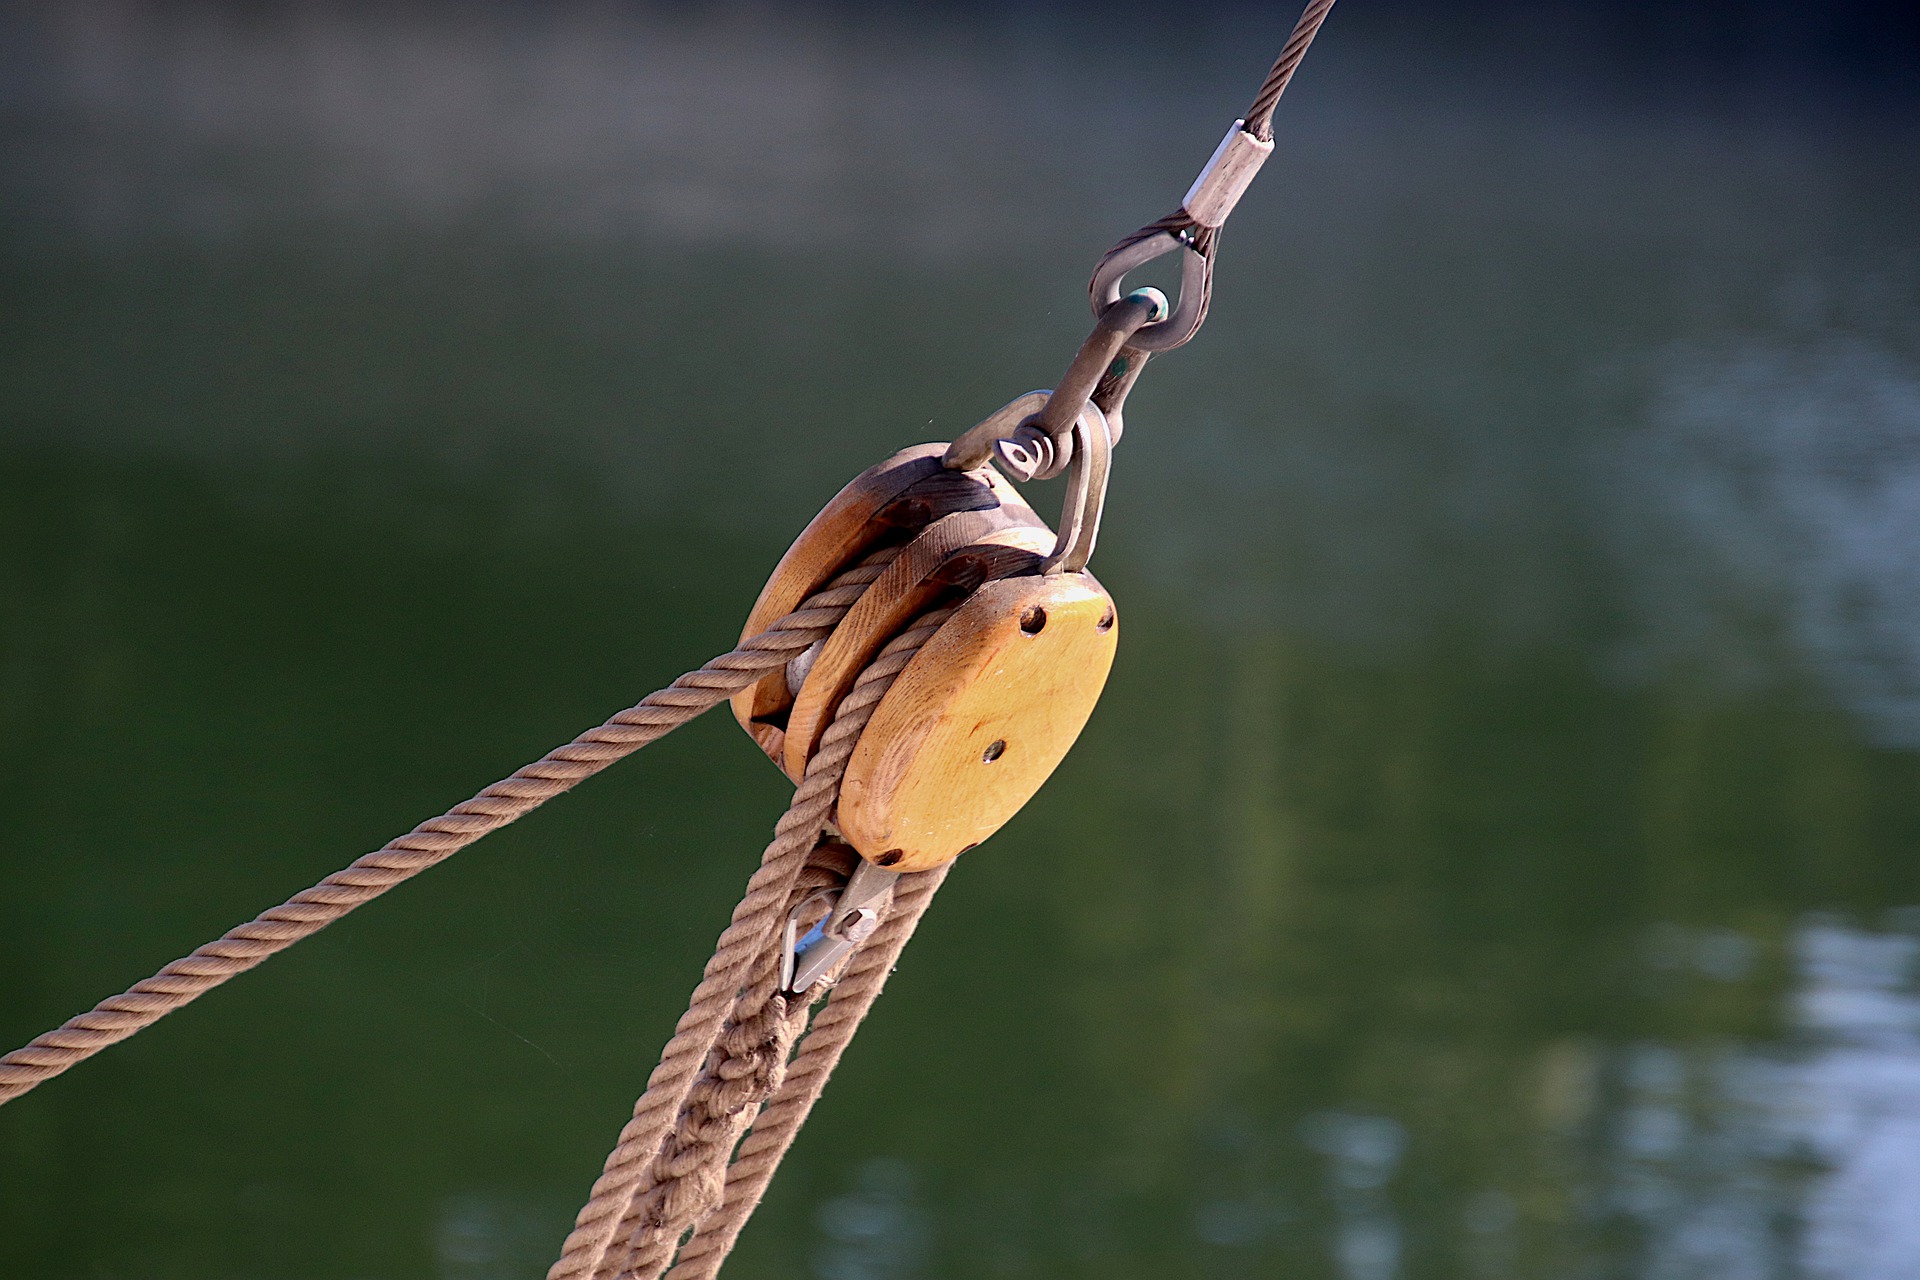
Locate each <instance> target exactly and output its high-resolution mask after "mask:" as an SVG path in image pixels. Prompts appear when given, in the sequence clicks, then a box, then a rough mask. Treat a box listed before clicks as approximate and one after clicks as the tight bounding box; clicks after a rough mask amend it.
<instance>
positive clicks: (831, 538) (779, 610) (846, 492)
mask: <svg viewBox="0 0 1920 1280" xmlns="http://www.w3.org/2000/svg"><path fill="white" fill-rule="evenodd" d="M945 451H946V446H945V445H943V444H922V445H915V446H913V447H912V448H909V449H902V450H901V451H900V452H898V453H896V454H894V455H893V456H892V457H891V458H888V459H887V460H886V461H884V462H882V463H879V464H878V465H876V466H873V467H869V468H868V469H867V470H865V471H863V472H861V473H860V474H859V475H857V476H855V477H854V478H853V479H852V480H851V481H850V482H848V484H847V486H846V487H845V488H844V489H842V490H841V491H840V492H839V493H837V494H835V495H834V497H833V499H832V501H830V502H828V503H827V505H826V506H825V507H823V508H821V510H820V513H819V514H818V515H816V516H815V517H814V518H813V519H812V520H811V521H810V522H809V523H808V524H807V527H806V528H805V529H803V530H801V532H800V536H799V537H798V538H796V539H794V542H793V545H792V546H790V547H788V548H787V552H786V554H785V555H783V556H781V557H780V563H779V564H777V565H775V566H774V570H773V574H772V576H771V577H769V578H768V579H767V584H766V586H765V587H763V588H761V591H760V597H759V599H757V600H756V601H754V605H753V609H752V611H751V612H750V613H748V615H747V622H746V626H745V627H744V628H742V630H741V632H740V637H741V639H743V640H744V639H746V638H747V637H748V636H751V635H753V634H755V633H756V632H759V631H762V630H764V629H765V628H766V627H767V626H768V625H769V624H771V623H773V622H776V621H778V620H779V619H780V618H782V617H784V616H785V615H786V614H788V613H790V612H792V611H793V609H794V608H795V606H797V605H799V604H800V602H801V601H803V600H805V599H806V598H807V597H808V596H810V595H812V594H813V593H814V592H816V591H818V590H819V589H820V588H821V587H823V586H825V585H826V584H827V583H828V582H829V581H830V580H831V579H832V578H833V577H834V576H835V575H836V574H838V573H840V572H842V571H843V570H845V569H848V568H850V567H852V566H853V565H855V564H857V563H859V561H860V560H861V559H862V558H863V557H865V556H867V555H869V554H871V553H872V552H874V551H876V550H878V549H879V548H881V547H883V546H886V545H889V544H893V543H902V542H908V541H910V540H911V539H913V538H914V537H915V536H916V535H917V534H919V533H920V531H921V530H923V529H925V528H926V527H927V526H928V525H930V524H932V523H933V522H934V521H936V520H939V519H941V518H942V517H944V516H947V515H951V514H954V513H956V512H969V513H989V514H990V515H991V516H992V517H993V518H990V519H989V520H988V521H987V525H986V526H985V527H988V528H996V527H1000V526H1003V525H1008V524H1033V525H1038V524H1040V523H1041V521H1040V517H1039V516H1037V515H1035V514H1034V512H1033V508H1031V507H1029V506H1028V505H1027V504H1026V501H1025V500H1024V499H1022V498H1021V497H1020V495H1019V493H1018V492H1017V491H1016V490H1015V489H1014V487H1013V486H1012V485H1010V484H1008V483H1007V481H1006V480H1005V479H1004V478H1003V477H1002V476H1001V475H1000V474H999V473H998V472H996V471H995V470H994V469H993V468H992V467H982V468H980V469H978V470H975V471H953V470H948V469H947V468H946V467H944V466H942V465H941V461H940V460H941V455H942V454H943V453H944V452H945ZM793 700H794V690H792V689H790V688H789V687H788V685H787V679H786V673H785V672H783V671H774V672H770V673H768V674H767V675H765V676H763V677H761V679H760V680H758V681H757V682H755V683H754V684H752V685H749V686H748V687H747V688H745V689H742V690H741V691H740V692H739V693H736V694H735V695H734V696H733V698H732V700H731V701H732V706H733V714H734V718H735V719H736V720H738V721H739V722H740V726H741V728H743V729H745V730H746V731H747V733H748V734H749V735H751V736H752V738H753V740H754V741H755V742H757V743H758V744H759V745H760V748H761V750H763V751H765V752H766V753H767V755H768V756H769V757H771V758H772V759H773V761H774V763H776V764H783V763H784V756H785V745H786V742H785V740H786V732H785V730H786V725H787V721H788V716H789V713H790V712H791V710H792V707H793ZM796 776H798V775H796Z"/></svg>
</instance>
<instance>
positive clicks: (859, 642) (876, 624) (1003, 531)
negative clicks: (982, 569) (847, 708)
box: [776, 508, 1053, 782]
mask: <svg viewBox="0 0 1920 1280" xmlns="http://www.w3.org/2000/svg"><path fill="white" fill-rule="evenodd" d="M1018 515H1019V512H1014V511H1011V510H1009V509H1007V508H1000V509H996V510H992V511H956V512H954V513H953V514H952V515H950V516H942V517H941V518H940V519H938V520H936V521H934V522H933V523H932V524H930V525H928V526H927V527H926V528H924V529H922V530H921V531H920V532H919V534H917V535H916V536H915V537H914V539H913V541H912V542H909V543H908V544H907V545H906V546H905V547H903V548H901V550H900V553H899V554H898V555H897V556H895V557H894V559H893V563H891V564H889V565H888V566H887V567H886V570H885V572H883V573H882V574H881V575H880V576H879V577H878V578H876V579H875V580H874V582H873V585H872V586H870V587H868V588H867V590H866V592H865V594H863V595H862V596H861V597H860V599H859V601H858V602H856V603H855V604H854V606H853V608H851V609H849V610H848V611H847V616H846V617H845V618H843V619H841V622H840V625H839V626H837V627H835V628H834V629H833V634H832V635H830V636H829V637H827V640H826V643H825V644H824V645H823V646H821V649H820V652H819V655H818V656H817V657H816V658H815V659H814V662H813V666H812V668H811V669H810V670H809V671H808V672H807V678H806V679H805V680H804V681H802V682H801V685H800V690H799V692H798V693H796V694H795V695H794V698H793V708H792V710H791V712H790V713H789V714H788V717H787V728H786V734H785V737H784V739H783V742H782V746H781V752H782V754H781V756H780V757H779V759H778V760H777V761H776V763H778V764H779V765H780V766H781V767H782V768H783V769H785V770H786V773H787V776H788V777H790V778H792V779H793V780H794V781H795V782H798V781H799V780H800V779H801V778H803V777H805V776H806V772H807V761H808V760H809V759H811V758H812V756H813V753H814V752H815V751H816V750H818V749H819V746H820V739H821V738H822V737H823V736H825V734H826V732H827V726H828V725H830V724H831V723H832V722H833V714H834V712H835V710H836V709H837V708H838V707H839V705H840V699H842V698H844V697H845V696H846V695H847V691H848V690H849V689H851V688H853V685H854V681H855V680H856V679H858V678H859V675H860V672H861V671H863V670H864V669H865V668H866V666H867V664H868V663H869V662H872V661H873V659H874V657H875V656H876V655H877V654H878V653H879V652H880V650H881V648H882V647H883V646H885V644H886V643H887V641H889V640H891V639H892V638H893V637H894V635H895V634H897V633H898V632H899V631H900V630H901V629H902V628H903V627H905V626H906V625H907V623H909V622H911V621H913V619H914V617H915V616H916V615H917V614H919V613H921V612H923V611H924V610H925V609H926V608H927V607H928V606H929V605H931V604H932V603H933V601H934V600H935V599H936V598H937V597H939V596H940V595H942V594H944V593H947V592H950V591H951V590H952V586H951V584H950V583H947V582H943V581H942V578H943V571H944V570H945V569H946V568H947V567H948V566H949V565H950V564H952V563H953V561H954V560H955V559H956V558H958V557H971V558H974V559H981V558H984V557H985V556H986V555H988V554H989V553H990V552H992V551H994V550H1000V551H1012V552H1025V553H1026V555H1025V556H1024V557H1023V559H1025V560H1026V562H1027V563H1028V564H1029V565H1032V564H1037V562H1038V561H1039V560H1040V558H1041V557H1043V556H1045V555H1046V554H1047V552H1049V551H1051V550H1053V531H1052V530H1051V529H1048V528H1047V527H1046V526H1045V525H1041V524H1037V523H1036V524H1031V525H1011V526H1009V525H1008V524H1007V521H1008V519H1009V518H1013V517H1017V516H1018ZM1036 519H1037V518H1036ZM1009 567H1011V564H1009ZM983 576H991V573H990V572H989V573H988V574H986V575H983Z"/></svg>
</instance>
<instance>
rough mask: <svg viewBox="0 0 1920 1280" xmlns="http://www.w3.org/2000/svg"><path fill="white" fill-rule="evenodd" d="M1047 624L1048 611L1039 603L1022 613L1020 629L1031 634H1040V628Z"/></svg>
mask: <svg viewBox="0 0 1920 1280" xmlns="http://www.w3.org/2000/svg"><path fill="white" fill-rule="evenodd" d="M1046 625H1047V611H1046V610H1045V609H1042V608H1041V607H1040V606H1039V605H1035V606H1033V608H1031V609H1029V610H1027V611H1026V612H1025V613H1023V614H1021V615H1020V629H1021V630H1022V631H1024V632H1026V633H1027V634H1028V635H1030V636H1037V635H1039V634H1040V629H1041V628H1042V627H1044V626H1046Z"/></svg>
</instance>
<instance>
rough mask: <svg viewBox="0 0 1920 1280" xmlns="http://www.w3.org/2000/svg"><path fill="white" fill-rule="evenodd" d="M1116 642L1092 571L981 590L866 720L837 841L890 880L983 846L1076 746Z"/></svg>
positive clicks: (1109, 610)
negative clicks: (894, 874)
mask: <svg viewBox="0 0 1920 1280" xmlns="http://www.w3.org/2000/svg"><path fill="white" fill-rule="evenodd" d="M1119 638H1120V628H1119V624H1118V621H1117V615H1116V613H1115V611H1114V605H1113V598H1112V597H1111V596H1109V595H1108V594H1107V591H1106V588H1104V587H1102V586H1101V585H1100V584H1099V582H1097V581H1095V579H1094V577H1093V575H1092V574H1089V573H1084V572H1082V573H1058V574H1028V575H1024V576H1020V577H1007V578H1001V579H999V580H997V581H992V582H987V583H985V584H983V585H982V586H980V587H979V588H978V589H977V590H976V591H975V592H974V593H973V594H972V595H971V596H970V597H968V599H967V601H966V603H965V604H963V605H961V606H960V609H959V610H958V611H957V612H956V613H955V614H954V615H953V616H952V617H951V618H949V619H948V620H947V622H946V623H945V625H943V626H942V627H941V628H940V630H939V631H937V632H935V633H934V636H933V638H932V639H931V640H929V641H928V642H927V643H926V644H925V645H924V646H922V647H921V649H920V651H919V652H918V653H917V654H915V655H914V657H913V661H912V662H910V663H908V665H907V667H906V669H905V670H904V671H902V672H901V673H900V675H899V677H898V678H897V679H896V680H895V681H894V683H893V687H892V688H891V689H889V690H888V691H887V695H886V697H884V698H882V699H881V700H880V705H879V706H878V707H876V708H875V709H874V714H873V718H872V719H871V720H870V721H868V723H867V727H866V730H865V731H864V732H863V733H862V734H861V735H860V741H859V743H858V745H857V746H856V747H855V748H854V752H853V758H852V759H851V760H850V761H849V762H848V765H847V772H846V776H845V777H844V778H843V779H842V781H841V783H840V802H839V813H838V818H837V823H838V825H839V828H840V831H841V833H842V834H843V835H844V836H845V837H846V838H847V841H848V842H849V843H850V844H852V845H853V847H854V848H855V849H857V850H859V851H860V854H861V856H862V857H864V858H866V859H867V860H868V861H869V862H873V863H876V864H878V865H880V866H883V867H887V868H889V869H891V870H895V871H924V870H927V869H928V868H930V867H937V866H939V865H940V864H941V863H943V862H947V861H949V860H950V859H952V858H955V857H958V856H959V855H960V854H962V853H965V852H966V851H967V850H968V849H971V848H972V847H973V846H974V845H976V844H979V843H980V842H981V841H982V840H985V839H986V838H987V837H988V836H990V835H992V834H993V833H994V832H995V831H997V830H999V829H1000V827H1001V826H1002V825H1003V824H1004V823H1005V822H1006V821H1007V819H1009V818H1011V817H1012V816H1013V815H1014V814H1015V813H1017V812H1018V811H1019V809H1020V807H1021V806H1022V805H1024V804H1025V803H1026V802H1027V801H1028V800H1030V799H1032V798H1033V794H1034V792H1036V791H1038V790H1039V789H1040V786H1041V784H1042V783H1044V782H1045V781H1046V780H1047V778H1048V777H1049V776H1050V775H1051V774H1052V773H1053V771H1054V769H1055V767H1057V766H1058V765H1059V763H1060V761H1061V760H1062V759H1063V758H1065V756H1066V754H1067V749H1068V748H1069V747H1071V746H1072V745H1073V742H1074V739H1075V738H1077V737H1079V736H1080V730H1081V729H1082V728H1083V727H1085V725H1086V723H1087V718H1088V717H1089V716H1090V715H1092V714H1093V707H1094V704H1095V703H1096V702H1098V701H1099V699H1100V691H1101V689H1102V688H1104V687H1105V686H1106V682H1107V673H1108V671H1109V670H1111V669H1112V666H1113V653H1114V647H1115V645H1116V643H1117V642H1118V640H1119ZM808 682H809V683H811V677H809V681H808Z"/></svg>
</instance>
